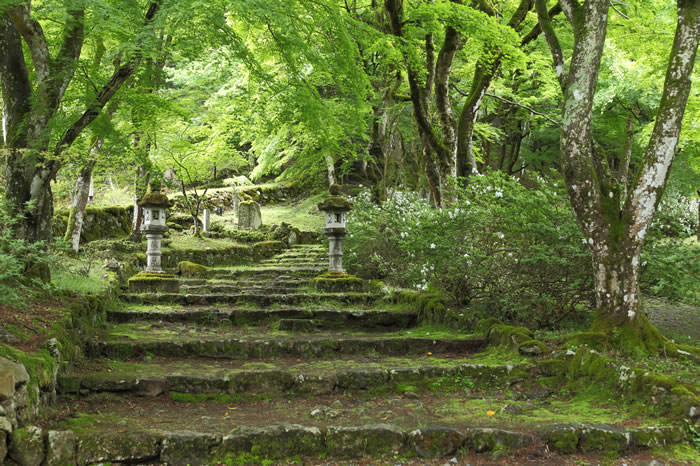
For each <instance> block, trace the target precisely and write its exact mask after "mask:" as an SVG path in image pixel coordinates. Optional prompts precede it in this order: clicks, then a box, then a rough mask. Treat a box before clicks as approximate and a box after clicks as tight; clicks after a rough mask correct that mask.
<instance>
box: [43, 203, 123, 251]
mask: <svg viewBox="0 0 700 466" xmlns="http://www.w3.org/2000/svg"><path fill="white" fill-rule="evenodd" d="M133 211H134V207H133V206H109V207H87V208H86V209H85V215H84V216H83V227H82V230H81V232H80V242H81V243H88V242H90V241H96V240H101V239H107V238H123V237H125V236H127V235H128V234H129V233H130V232H131V223H132V219H133ZM70 215H71V212H70V211H69V210H56V212H55V213H54V218H53V232H54V235H55V236H63V234H64V233H65V232H66V225H67V224H68V220H69V217H70Z"/></svg>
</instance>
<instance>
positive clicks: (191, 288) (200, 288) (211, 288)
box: [180, 282, 303, 294]
mask: <svg viewBox="0 0 700 466" xmlns="http://www.w3.org/2000/svg"><path fill="white" fill-rule="evenodd" d="M300 286H303V285H302V284H301V283H300V284H297V285H293V286H284V285H276V284H275V283H274V282H268V283H267V284H258V285H246V284H237V283H216V284H214V283H203V284H201V285H187V286H181V287H180V291H181V292H182V293H185V294H221V293H231V294H248V293H250V294H258V293H271V294H288V293H295V292H298V291H299V287H300Z"/></svg>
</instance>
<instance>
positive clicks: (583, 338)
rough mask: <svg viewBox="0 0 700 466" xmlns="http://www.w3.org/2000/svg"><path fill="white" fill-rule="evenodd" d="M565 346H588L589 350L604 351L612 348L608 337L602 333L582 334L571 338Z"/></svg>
mask: <svg viewBox="0 0 700 466" xmlns="http://www.w3.org/2000/svg"><path fill="white" fill-rule="evenodd" d="M565 346H567V347H569V346H588V347H589V348H592V349H596V350H602V349H608V348H610V346H611V345H610V340H609V338H608V336H607V335H606V334H604V333H600V332H580V333H576V334H574V335H572V336H570V337H569V338H568V339H567V340H566V343H565Z"/></svg>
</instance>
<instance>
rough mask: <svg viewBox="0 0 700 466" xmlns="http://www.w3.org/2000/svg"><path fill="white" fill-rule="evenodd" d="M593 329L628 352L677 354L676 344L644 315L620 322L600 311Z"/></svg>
mask: <svg viewBox="0 0 700 466" xmlns="http://www.w3.org/2000/svg"><path fill="white" fill-rule="evenodd" d="M591 330H592V331H593V332H595V333H602V334H604V335H608V336H609V338H610V341H611V343H612V346H613V347H614V348H616V349H619V350H621V351H623V352H625V353H626V354H630V355H634V356H637V357H645V356H648V355H657V354H673V355H677V351H676V348H675V345H673V344H672V343H671V342H669V341H668V340H667V339H666V338H664V337H663V335H661V333H660V332H659V331H658V329H657V328H656V327H654V326H653V325H652V324H651V323H650V322H649V320H648V319H647V318H646V317H645V316H644V315H640V316H638V317H637V318H636V319H635V320H634V321H630V320H629V319H626V318H625V319H624V321H623V322H618V321H617V320H616V319H614V318H612V317H611V316H609V315H608V314H606V313H604V312H600V311H599V312H598V313H597V314H596V317H595V320H594V321H593V325H592V327H591Z"/></svg>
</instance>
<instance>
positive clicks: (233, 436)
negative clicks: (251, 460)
mask: <svg viewBox="0 0 700 466" xmlns="http://www.w3.org/2000/svg"><path fill="white" fill-rule="evenodd" d="M325 450H326V449H325V445H324V442H323V434H322V432H321V431H320V430H319V429H318V428H317V427H304V426H300V425H294V424H284V425H276V426H269V427H247V428H240V429H238V430H234V431H233V432H231V433H230V434H229V435H226V436H224V437H223V439H222V441H221V445H219V446H217V447H215V448H214V450H213V452H212V453H211V455H210V458H209V462H208V463H207V464H212V463H217V462H222V460H223V459H225V458H230V457H232V456H237V455H241V454H245V453H250V454H252V455H254V456H258V457H261V458H267V459H280V458H289V457H294V456H297V455H300V456H318V455H321V454H323V453H324V452H325Z"/></svg>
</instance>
